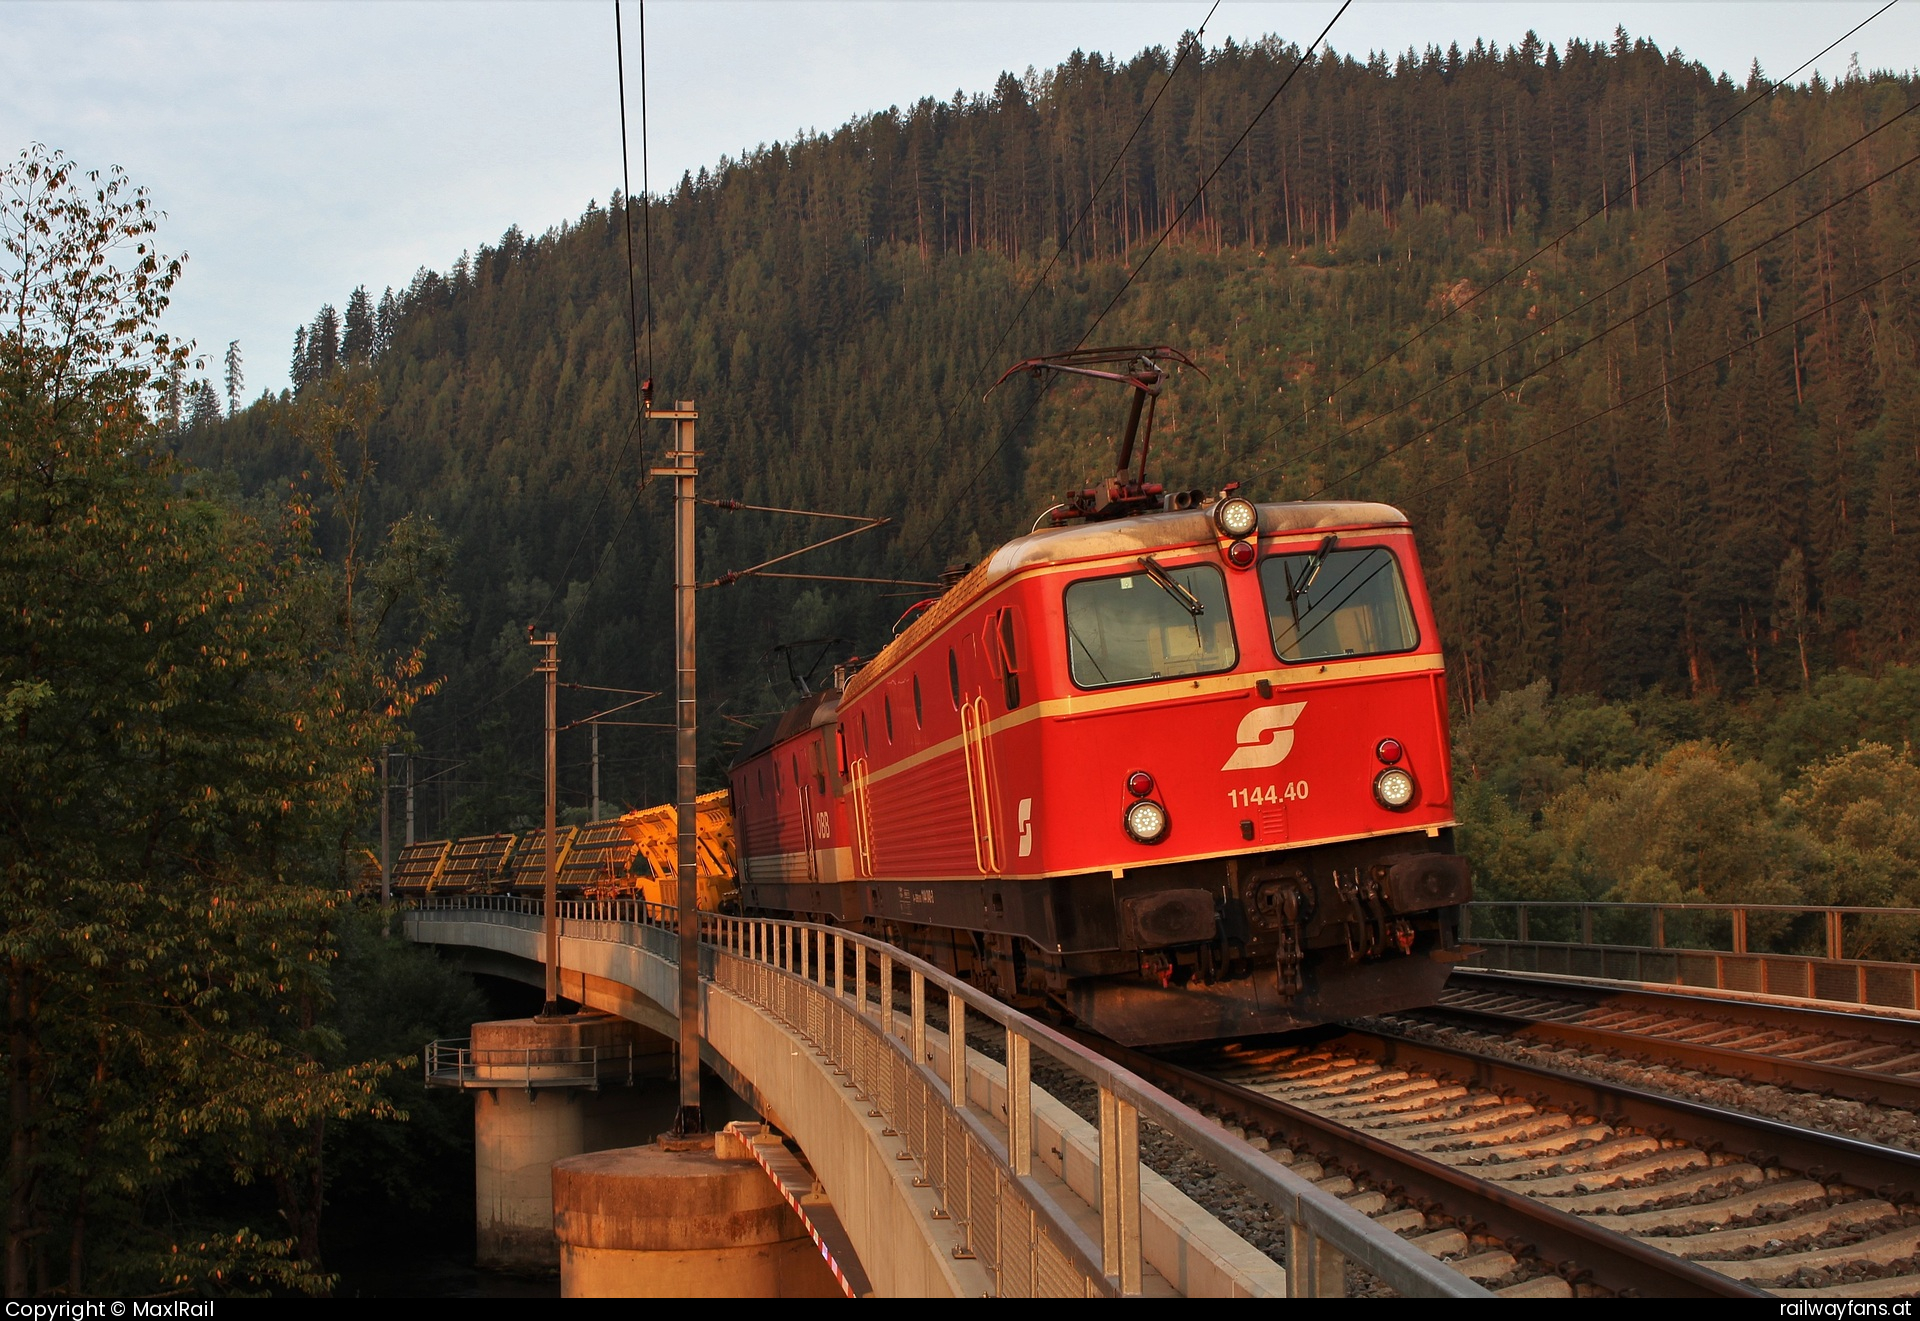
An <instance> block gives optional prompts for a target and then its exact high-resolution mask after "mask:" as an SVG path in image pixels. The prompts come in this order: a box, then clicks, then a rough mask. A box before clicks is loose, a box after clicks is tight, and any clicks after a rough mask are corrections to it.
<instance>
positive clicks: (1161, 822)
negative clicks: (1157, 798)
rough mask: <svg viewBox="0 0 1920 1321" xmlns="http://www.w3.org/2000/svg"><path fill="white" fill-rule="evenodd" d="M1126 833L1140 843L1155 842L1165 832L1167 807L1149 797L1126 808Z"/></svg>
mask: <svg viewBox="0 0 1920 1321" xmlns="http://www.w3.org/2000/svg"><path fill="white" fill-rule="evenodd" d="M1126 821H1127V833H1128V834H1129V835H1132V836H1133V837H1134V838H1135V839H1136V840H1138V841H1139V842H1140V843H1142V844H1157V843H1158V842H1159V841H1160V839H1161V838H1162V837H1163V836H1164V835H1165V834H1166V833H1167V809H1166V808H1164V807H1162V806H1160V804H1158V803H1156V802H1154V801H1153V800H1152V799H1151V798H1143V799H1141V800H1140V801H1139V802H1137V803H1134V804H1132V805H1131V806H1129V807H1128V808H1127V818H1126Z"/></svg>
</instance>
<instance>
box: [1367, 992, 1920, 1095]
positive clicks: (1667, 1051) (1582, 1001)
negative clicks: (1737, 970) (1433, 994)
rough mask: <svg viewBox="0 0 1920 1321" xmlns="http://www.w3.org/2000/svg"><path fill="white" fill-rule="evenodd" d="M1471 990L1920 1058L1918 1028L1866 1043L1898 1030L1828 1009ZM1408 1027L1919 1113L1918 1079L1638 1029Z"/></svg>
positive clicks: (1430, 1012) (1465, 1017) (1441, 1019)
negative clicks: (1789, 1034)
mask: <svg viewBox="0 0 1920 1321" xmlns="http://www.w3.org/2000/svg"><path fill="white" fill-rule="evenodd" d="M1472 983H1480V984H1481V986H1482V988H1483V989H1486V990H1490V991H1497V992H1498V993H1500V994H1509V995H1520V996H1528V997H1532V998H1535V999H1540V1000H1552V1001H1555V1002H1556V1003H1559V1004H1562V1005H1566V1006H1569V1007H1572V1008H1589V1009H1635V1008H1639V1009H1645V1010H1648V1011H1650V1012H1656V1013H1672V1014H1675V1015H1684V1016H1686V1017H1690V1018H1693V1019H1695V1020H1696V1021H1700V1022H1703V1023H1704V1024H1706V1025H1711V1024H1713V1023H1715V1022H1719V1023H1722V1024H1727V1025H1738V1026H1742V1027H1754V1028H1773V1029H1784V1030H1788V1031H1796V1030H1798V1031H1809V1030H1815V1031H1823V1032H1831V1033H1834V1034H1835V1035H1836V1037H1837V1038H1838V1041H1837V1044H1847V1043H1857V1044H1861V1045H1874V1046H1889V1047H1894V1048H1899V1047H1903V1046H1904V1047H1905V1048H1907V1049H1909V1050H1912V1051H1915V1052H1920V1025H1913V1024H1907V1023H1898V1024H1896V1025H1895V1026H1896V1027H1897V1028H1906V1029H1910V1032H1899V1031H1893V1032H1884V1033H1880V1034H1877V1035H1876V1034H1875V1033H1873V1032H1872V1031H1869V1032H1866V1033H1863V1032H1860V1031H1857V1030H1848V1028H1852V1027H1855V1026H1856V1025H1859V1024H1861V1023H1862V1022H1863V1021H1864V1022H1868V1023H1872V1024H1874V1026H1875V1027H1878V1025H1879V1024H1880V1023H1887V1022H1891V1020H1877V1021H1876V1020H1863V1019H1862V1018H1861V1017H1860V1016H1859V1015H1857V1014H1839V1013H1834V1012H1832V1011H1830V1010H1821V1009H1812V1010H1804V1011H1798V1012H1796V1011H1795V1009H1794V1007H1792V1006H1780V1007H1779V1008H1778V1009H1776V1008H1774V1007H1772V1006H1758V1005H1748V1004H1740V1003H1739V1002H1737V1001H1731V1002H1730V1001H1721V1000H1714V999H1708V998H1706V997H1702V996H1688V995H1676V994H1668V993H1663V992H1658V991H1647V992H1643V991H1622V992H1613V991H1608V990H1604V989H1602V988H1598V987H1594V988H1587V987H1579V988H1572V987H1569V986H1568V985H1567V984H1565V983H1544V984H1543V983H1541V982H1539V981H1537V980H1532V979H1524V978H1504V977H1497V976H1494V975H1491V974H1485V973H1475V974H1463V973H1462V972H1460V971H1456V972H1455V973H1454V974H1453V978H1452V980H1451V981H1450V982H1449V987H1450V988H1453V989H1466V988H1467V985H1469V984H1472ZM1735 1004H1738V1005H1739V1008H1740V1010H1743V1011H1745V1012H1732V1013H1729V1012H1723V1010H1724V1009H1725V1008H1727V1007H1728V1006H1729V1005H1735ZM1401 1017H1409V1018H1414V1019H1417V1020H1419V1021H1421V1022H1427V1023H1436V1024H1445V1025H1451V1026H1460V1027H1467V1028H1474V1029H1480V1030H1486V1031H1496V1032H1499V1033H1500V1034H1501V1035H1502V1036H1505V1037H1508V1038H1518V1039H1522V1040H1535V1041H1541V1042H1550V1043H1553V1044H1559V1045H1572V1046H1582V1047H1593V1048H1596V1049H1599V1050H1602V1051H1609V1052H1614V1053H1620V1054H1635V1053H1645V1052H1652V1054H1654V1055H1657V1056H1658V1057H1659V1058H1660V1059H1661V1061H1662V1062H1664V1063H1669V1064H1677V1065H1680V1066H1681V1067H1683V1068H1689V1069H1702V1070H1704V1071H1706V1072H1709V1073H1715V1074H1720V1075H1723V1076H1728V1077H1735V1078H1740V1079H1742V1080H1743V1081H1758V1082H1768V1083H1778V1084H1782V1085H1785V1086H1788V1087H1798V1088H1803V1089H1805V1090H1807V1091H1813V1092H1820V1093H1823V1094H1825V1095H1828V1096H1843V1097H1846V1098H1847V1099H1849V1100H1853V1101H1870V1102H1874V1103H1876V1104H1880V1105H1897V1106H1906V1107H1909V1108H1912V1107H1916V1106H1920V1077H1908V1076H1904V1075H1901V1074H1897V1073H1885V1072H1880V1071H1878V1070H1875V1069H1872V1068H1855V1067H1852V1066H1849V1065H1843V1064H1826V1063H1823V1062H1821V1061H1819V1060H1804V1059H1794V1058H1791V1057H1789V1056H1784V1055H1774V1054H1770V1053H1768V1051H1767V1049H1766V1047H1764V1046H1758V1047H1753V1048H1747V1047H1741V1046H1727V1045H1717V1044H1714V1043H1711V1042H1698V1041H1688V1040H1685V1039H1682V1038H1676V1037H1671V1036H1666V1035H1662V1034H1660V1033H1658V1032H1651V1031H1643V1030H1637V1029H1634V1028H1625V1027H1610V1026H1606V1025H1604V1024H1589V1023H1575V1022H1567V1021H1565V1020H1563V1019H1556V1018H1541V1017H1538V1016H1536V1015H1533V1014H1529V1013H1525V1012H1517V1011H1514V1010H1510V1009H1482V1008H1477V1007H1475V1006H1470V1005H1453V1004H1446V1003H1441V1004H1437V1005H1432V1006H1429V1007H1427V1008H1423V1009H1419V1010H1416V1011H1413V1012H1411V1013H1408V1014H1405V1015H1401ZM1841 1024H1846V1025H1848V1027H1847V1028H1843V1027H1841ZM1901 1036H1906V1037H1908V1039H1907V1040H1904V1041H1903V1040H1888V1039H1887V1038H1888V1037H1901Z"/></svg>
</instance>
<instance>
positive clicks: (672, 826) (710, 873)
mask: <svg viewBox="0 0 1920 1321" xmlns="http://www.w3.org/2000/svg"><path fill="white" fill-rule="evenodd" d="M693 801H694V808H695V812H696V815H695V818H694V825H695V830H696V832H697V835H698V840H699V855H698V876H699V881H700V888H699V891H698V895H699V901H700V908H701V910H702V911H703V912H709V913H714V912H731V911H733V910H734V909H735V908H736V907H737V906H738V903H739V894H740V881H739V876H740V851H739V848H738V846H737V845H736V844H735V843H734V838H733V798H732V794H731V793H730V791H728V790H726V789H716V790H715V791H714V792H712V793H710V794H702V795H700V797H698V798H696V799H694V800H693ZM620 824H621V826H622V827H624V828H625V830H626V832H627V834H628V835H629V836H630V837H631V838H632V839H633V842H634V843H635V844H636V845H637V846H638V847H639V850H640V856H641V857H642V858H644V859H646V864H647V866H646V870H647V872H648V873H649V874H648V875H646V876H644V877H639V878H637V879H638V883H639V886H640V889H641V892H642V894H643V895H644V896H645V897H646V899H647V900H648V901H649V902H651V903H656V904H670V905H678V904H679V902H680V886H679V882H678V879H677V878H676V876H675V869H676V866H677V864H678V862H679V858H680V838H679V831H680V814H679V813H678V812H677V811H676V810H675V809H674V805H673V804H672V803H662V804H660V805H659V806H658V807H643V808H641V809H640V810H639V811H637V812H628V813H627V814H626V815H625V816H623V817H621V818H620ZM635 870H636V871H637V870H639V869H638V868H636V869H635Z"/></svg>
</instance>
